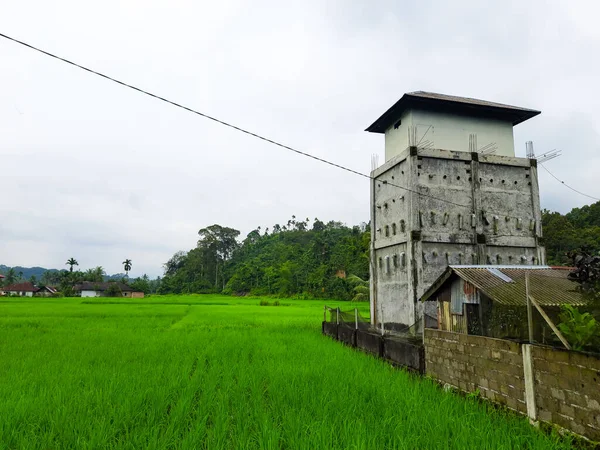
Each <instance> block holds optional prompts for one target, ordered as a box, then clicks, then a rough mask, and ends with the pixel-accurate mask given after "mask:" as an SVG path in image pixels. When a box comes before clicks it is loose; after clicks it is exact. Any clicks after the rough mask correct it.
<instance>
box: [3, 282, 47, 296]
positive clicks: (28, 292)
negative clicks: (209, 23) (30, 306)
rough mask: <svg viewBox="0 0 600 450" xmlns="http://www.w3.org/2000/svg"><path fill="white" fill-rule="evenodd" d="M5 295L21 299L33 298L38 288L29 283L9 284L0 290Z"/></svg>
mask: <svg viewBox="0 0 600 450" xmlns="http://www.w3.org/2000/svg"><path fill="white" fill-rule="evenodd" d="M0 291H1V292H3V293H4V294H5V295H19V296H21V297H33V294H35V293H36V292H37V291H39V288H38V287H37V286H35V285H34V284H33V283H31V282H29V281H25V282H23V283H16V284H9V285H8V286H4V287H2V288H0Z"/></svg>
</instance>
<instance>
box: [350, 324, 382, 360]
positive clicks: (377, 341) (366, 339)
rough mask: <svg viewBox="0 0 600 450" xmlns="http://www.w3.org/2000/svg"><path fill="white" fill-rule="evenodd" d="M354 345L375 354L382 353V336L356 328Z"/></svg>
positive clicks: (379, 354)
mask: <svg viewBox="0 0 600 450" xmlns="http://www.w3.org/2000/svg"><path fill="white" fill-rule="evenodd" d="M356 346H357V347H358V348H360V349H362V350H364V351H366V352H367V353H371V354H372V355H375V356H381V355H382V354H383V338H382V337H381V335H379V334H375V333H370V332H368V331H362V330H358V331H357V332H356Z"/></svg>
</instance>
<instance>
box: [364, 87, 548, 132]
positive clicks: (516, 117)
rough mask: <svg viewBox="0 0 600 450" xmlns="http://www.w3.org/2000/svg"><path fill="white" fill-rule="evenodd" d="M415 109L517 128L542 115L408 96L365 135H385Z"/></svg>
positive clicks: (475, 101)
mask: <svg viewBox="0 0 600 450" xmlns="http://www.w3.org/2000/svg"><path fill="white" fill-rule="evenodd" d="M411 108H424V109H434V110H445V111H449V112H452V113H457V114H468V115H473V116H478V117H492V118H497V119H501V120H506V121H509V122H511V123H512V124H513V125H517V124H519V123H521V122H524V121H525V120H527V119H531V118H532V117H535V116H537V115H538V114H540V111H537V110H535V109H529V108H521V107H519V106H512V105H506V104H503V103H496V102H489V101H487V100H479V99H476V98H469V97H458V96H455V95H446V94H437V93H435V92H425V91H415V92H407V93H406V94H404V95H403V96H402V97H401V98H400V100H398V101H397V102H396V103H394V105H392V106H391V107H390V108H389V109H388V110H387V111H386V112H384V113H383V114H382V115H381V117H379V119H377V120H376V121H375V122H373V123H372V124H371V125H370V126H369V127H368V128H367V129H366V130H365V131H370V132H372V133H385V130H387V129H388V128H389V127H390V126H391V125H392V124H393V123H394V122H395V121H397V120H398V119H399V118H400V116H401V114H402V112H403V111H405V110H407V109H411Z"/></svg>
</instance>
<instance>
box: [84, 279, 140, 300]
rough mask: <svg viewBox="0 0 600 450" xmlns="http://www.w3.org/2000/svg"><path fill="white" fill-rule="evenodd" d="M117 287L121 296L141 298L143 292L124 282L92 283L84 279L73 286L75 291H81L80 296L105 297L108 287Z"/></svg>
mask: <svg viewBox="0 0 600 450" xmlns="http://www.w3.org/2000/svg"><path fill="white" fill-rule="evenodd" d="M115 287H117V288H118V289H119V290H120V291H121V293H122V294H123V297H133V298H143V297H144V293H143V292H137V291H135V290H134V289H132V288H131V287H130V286H128V285H126V284H125V283H118V282H109V283H94V282H90V281H84V282H83V283H80V284H77V285H75V286H74V288H73V289H74V290H75V292H76V293H81V296H82V297H106V296H107V294H108V292H107V291H109V289H114V288H115Z"/></svg>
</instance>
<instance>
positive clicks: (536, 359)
mask: <svg viewBox="0 0 600 450" xmlns="http://www.w3.org/2000/svg"><path fill="white" fill-rule="evenodd" d="M424 343H425V373H426V374H427V375H430V376H431V377H433V378H435V379H437V380H439V381H441V382H443V383H447V384H449V385H451V386H454V387H456V388H458V389H460V390H462V391H464V392H474V391H476V390H479V392H480V393H481V395H482V396H483V397H485V398H487V399H490V400H491V401H494V402H496V403H500V404H502V405H506V406H507V407H508V408H510V409H513V410H515V411H518V412H520V413H523V414H527V415H528V416H529V417H530V418H531V419H532V420H540V421H543V422H548V423H552V424H556V425H559V426H561V427H563V428H566V429H567V430H569V431H572V432H574V433H577V434H579V435H582V436H585V437H586V438H588V439H592V440H594V441H600V355H593V354H586V353H581V352H574V351H568V350H562V349H556V348H551V347H544V346H538V345H529V344H523V345H521V344H519V343H516V342H512V341H506V340H501V339H494V338H488V337H482V336H470V335H467V334H461V333H453V332H450V331H439V330H434V329H426V330H425V334H424ZM526 350H527V351H526ZM524 353H525V357H524ZM525 362H527V366H529V368H528V367H526V365H525ZM529 369H531V370H529Z"/></svg>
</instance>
